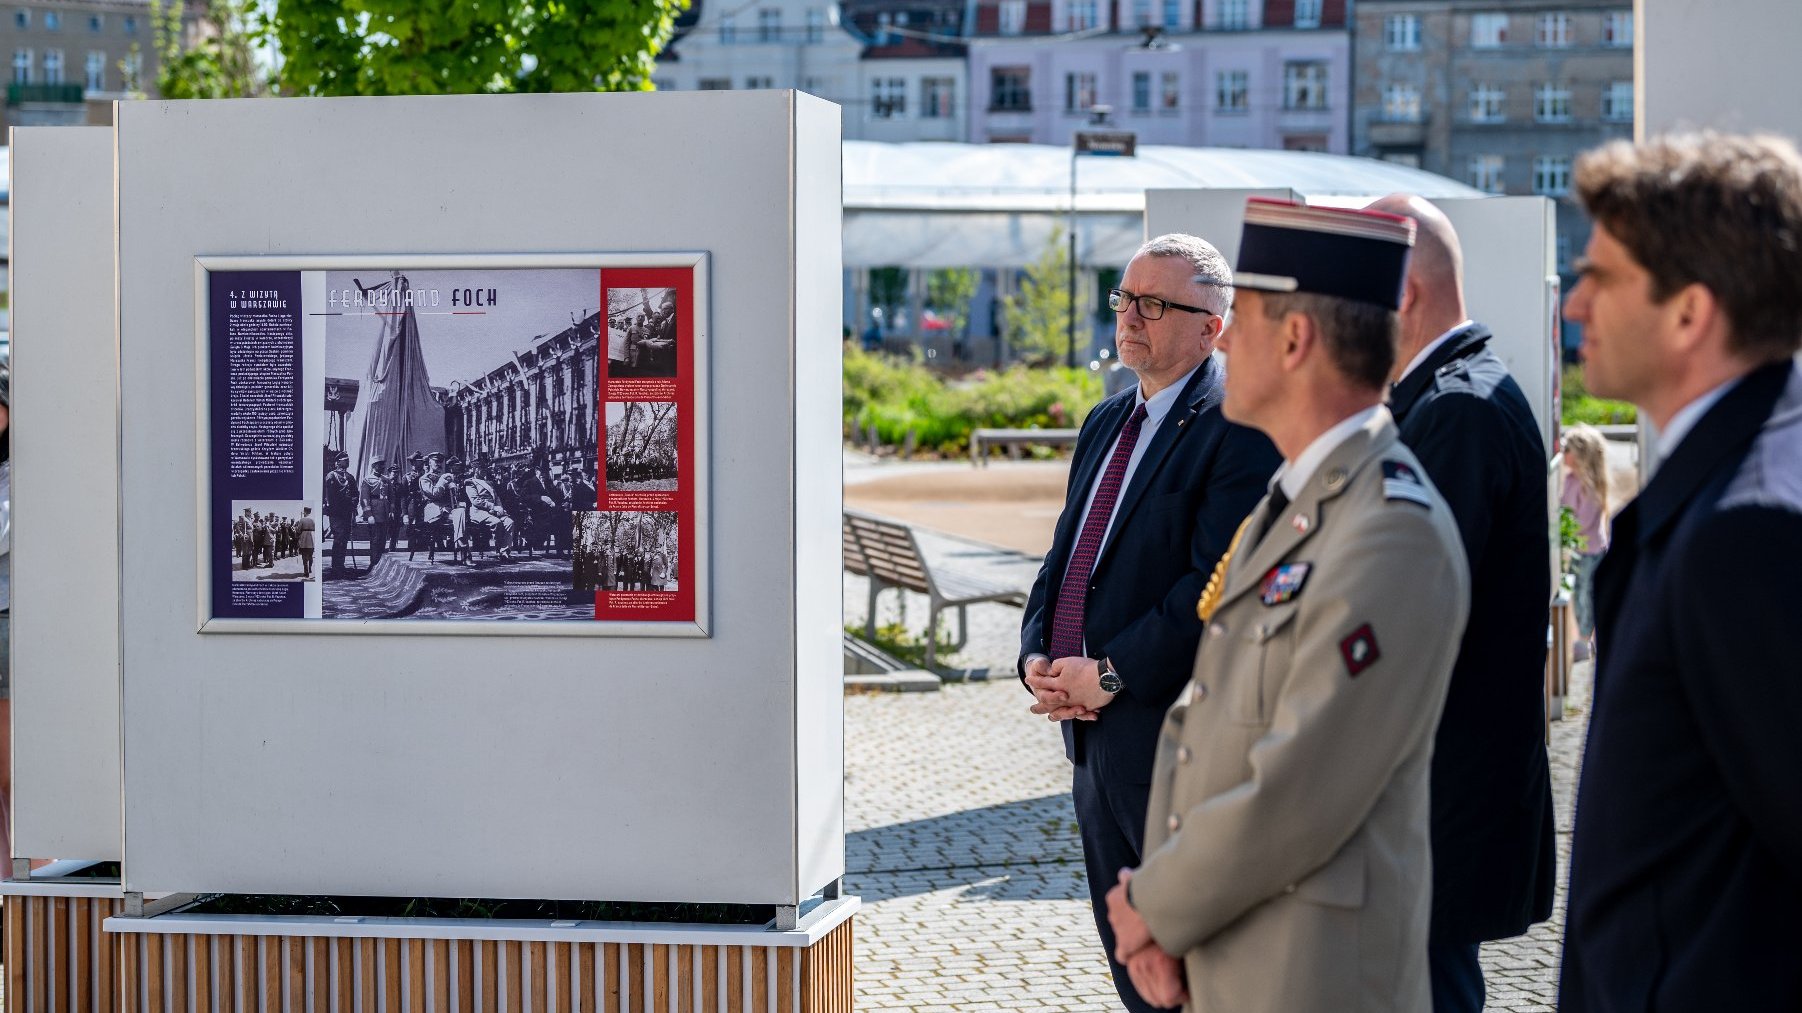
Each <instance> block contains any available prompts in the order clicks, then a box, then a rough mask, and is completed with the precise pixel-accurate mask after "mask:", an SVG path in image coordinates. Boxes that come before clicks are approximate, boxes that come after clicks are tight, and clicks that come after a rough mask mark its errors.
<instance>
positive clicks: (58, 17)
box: [44, 11, 63, 32]
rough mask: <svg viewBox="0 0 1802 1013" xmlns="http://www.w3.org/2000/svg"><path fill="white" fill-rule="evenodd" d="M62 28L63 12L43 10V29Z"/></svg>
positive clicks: (48, 30)
mask: <svg viewBox="0 0 1802 1013" xmlns="http://www.w3.org/2000/svg"><path fill="white" fill-rule="evenodd" d="M62 30H63V14H62V12H61V11H45V12H44V31H46V32H60V31H62Z"/></svg>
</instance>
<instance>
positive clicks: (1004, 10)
mask: <svg viewBox="0 0 1802 1013" xmlns="http://www.w3.org/2000/svg"><path fill="white" fill-rule="evenodd" d="M1000 13H1001V21H1000V26H999V27H1000V29H1001V34H1002V35H1019V34H1020V33H1021V32H1024V31H1026V0H1001V12H1000Z"/></svg>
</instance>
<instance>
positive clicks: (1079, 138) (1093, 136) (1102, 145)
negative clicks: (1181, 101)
mask: <svg viewBox="0 0 1802 1013" xmlns="http://www.w3.org/2000/svg"><path fill="white" fill-rule="evenodd" d="M1112 111H1113V110H1112V109H1110V108H1109V107H1107V106H1100V105H1098V106H1091V107H1090V108H1089V126H1091V127H1105V126H1107V117H1108V113H1110V112H1112ZM1137 144H1138V135H1137V134H1134V133H1133V132H1132V131H1130V130H1079V131H1077V132H1076V138H1075V140H1074V142H1073V143H1072V144H1071V146H1070V334H1069V343H1068V345H1067V346H1066V348H1065V349H1064V365H1066V366H1071V367H1074V366H1075V365H1076V160H1077V158H1079V157H1081V156H1083V155H1105V156H1110V157H1114V158H1131V157H1133V153H1134V151H1135V149H1136V147H1137Z"/></svg>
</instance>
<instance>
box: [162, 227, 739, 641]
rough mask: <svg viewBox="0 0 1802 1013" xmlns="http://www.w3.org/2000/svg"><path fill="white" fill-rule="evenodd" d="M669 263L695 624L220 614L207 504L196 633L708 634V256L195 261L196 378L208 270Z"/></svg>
mask: <svg viewBox="0 0 1802 1013" xmlns="http://www.w3.org/2000/svg"><path fill="white" fill-rule="evenodd" d="M635 267H649V268H657V267H667V268H680V269H687V270H691V271H693V272H694V317H695V319H694V335H693V338H692V340H693V360H692V361H693V363H694V375H693V376H692V377H689V378H687V382H688V383H690V384H691V385H692V389H693V390H694V391H695V392H696V396H695V398H694V406H693V410H692V417H693V420H694V421H693V423H692V424H693V426H694V461H695V475H694V517H693V519H692V521H691V523H692V524H693V525H694V538H695V543H694V544H695V618H694V620H693V621H692V622H687V621H677V622H624V621H618V620H595V621H592V622H570V621H555V622H552V621H526V622H496V621H494V620H484V619H443V620H431V621H421V620H410V619H367V620H355V619H231V618H225V619H221V618H216V617H214V616H213V615H212V610H213V567H212V555H211V553H212V551H213V546H212V545H211V544H210V542H209V540H208V530H207V529H208V526H209V525H210V524H211V518H210V517H209V516H208V513H207V511H206V510H205V509H202V510H199V511H197V512H196V516H195V524H196V532H195V537H196V541H197V543H198V549H199V559H198V560H197V561H196V566H197V567H198V571H199V574H200V580H199V586H198V588H197V595H198V597H197V599H196V603H195V608H196V616H197V619H196V623H197V625H196V632H199V633H330V634H365V635H367V634H376V635H382V636H396V635H401V636H405V635H412V636H424V635H437V634H441V633H443V634H454V635H459V636H545V637H705V636H708V635H709V627H710V620H709V613H708V604H709V602H710V601H711V599H712V595H711V593H710V591H711V588H712V583H711V580H710V572H709V569H708V558H709V549H710V546H711V544H712V543H711V540H710V539H709V537H708V535H709V531H710V528H709V526H708V508H709V499H708V489H707V477H708V473H709V471H710V470H711V469H710V468H709V467H708V464H709V461H710V458H709V456H708V447H709V442H708V437H709V434H710V432H711V423H710V416H709V400H710V399H709V398H708V397H706V396H705V395H706V392H707V391H708V390H710V389H711V374H710V373H709V372H708V354H707V352H708V338H709V335H710V333H711V331H710V328H709V326H708V322H709V319H710V318H709V305H708V286H707V280H708V279H707V267H708V258H707V254H706V253H705V252H699V251H695V252H677V253H644V254H637V253H594V254H586V253H563V254H529V253H497V254H470V255H467V256H464V255H459V254H395V255H394V256H391V257H381V256H369V255H368V254H357V255H354V256H345V257H334V256H330V255H322V254H312V255H306V256H293V257H283V256H250V257H243V256H239V257H195V258H194V371H195V372H194V383H195V389H196V390H199V391H205V390H207V389H208V386H207V385H208V383H209V382H210V380H211V378H212V373H211V369H210V366H209V359H210V356H211V341H212V320H211V315H210V311H211V307H210V305H209V302H208V293H207V278H208V276H209V275H210V274H211V273H212V272H214V271H328V270H329V271H363V270H389V269H399V270H414V271H420V270H521V269H532V268H580V269H588V268H594V269H597V270H607V269H618V268H635ZM195 420H196V428H195V433H194V436H195V441H196V442H195V454H196V456H197V458H198V459H199V460H202V461H205V460H207V459H208V458H209V456H210V454H211V452H212V437H211V434H212V424H213V415H212V402H211V399H210V398H206V397H202V398H200V399H199V402H198V405H197V409H196V412H195ZM197 478H198V480H199V483H198V488H197V489H196V493H197V495H198V496H199V502H200V503H201V504H203V505H204V504H207V503H211V502H212V469H210V468H201V469H199V471H198V474H197Z"/></svg>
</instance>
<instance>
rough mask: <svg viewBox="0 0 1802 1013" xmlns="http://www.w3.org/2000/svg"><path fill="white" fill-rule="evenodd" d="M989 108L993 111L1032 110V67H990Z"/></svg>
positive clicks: (1016, 111) (1022, 111)
mask: <svg viewBox="0 0 1802 1013" xmlns="http://www.w3.org/2000/svg"><path fill="white" fill-rule="evenodd" d="M989 109H990V111H992V112H1004V113H1025V112H1031V111H1032V68H1030V67H991V68H989Z"/></svg>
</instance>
